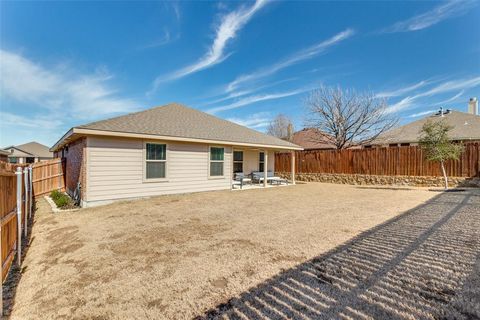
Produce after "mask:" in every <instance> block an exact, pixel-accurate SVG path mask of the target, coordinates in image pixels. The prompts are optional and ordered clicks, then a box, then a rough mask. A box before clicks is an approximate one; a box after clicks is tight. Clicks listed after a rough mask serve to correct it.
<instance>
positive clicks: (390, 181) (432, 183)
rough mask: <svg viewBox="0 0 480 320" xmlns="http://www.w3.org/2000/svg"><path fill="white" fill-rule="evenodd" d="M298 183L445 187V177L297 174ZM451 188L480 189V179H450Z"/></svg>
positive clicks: (287, 176) (287, 174) (279, 174)
mask: <svg viewBox="0 0 480 320" xmlns="http://www.w3.org/2000/svg"><path fill="white" fill-rule="evenodd" d="M276 174H277V175H278V176H281V177H284V178H287V179H290V177H291V174H290V173H289V172H277V173H276ZM295 179H296V180H298V181H315V182H329V183H339V184H353V185H401V186H412V187H443V185H444V181H443V177H417V176H412V177H410V176H376V175H363V174H333V173H297V174H296V175H295ZM448 182H449V186H450V187H455V186H461V187H480V178H465V177H448Z"/></svg>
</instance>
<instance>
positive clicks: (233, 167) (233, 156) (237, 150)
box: [232, 149, 245, 173]
mask: <svg viewBox="0 0 480 320" xmlns="http://www.w3.org/2000/svg"><path fill="white" fill-rule="evenodd" d="M235 152H241V153H242V161H235ZM235 163H241V164H242V171H241V172H243V165H244V163H245V151H244V150H240V149H233V151H232V164H233V165H232V172H233V173H235V172H234V171H235Z"/></svg>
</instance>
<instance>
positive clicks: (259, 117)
mask: <svg viewBox="0 0 480 320" xmlns="http://www.w3.org/2000/svg"><path fill="white" fill-rule="evenodd" d="M271 119H272V116H271V114H270V113H269V112H258V113H254V114H251V115H248V116H247V117H245V118H235V117H233V118H227V120H228V121H232V122H235V123H237V124H239V125H242V126H245V127H249V128H251V129H257V130H259V129H263V128H265V127H267V126H268V125H269V123H270V121H271Z"/></svg>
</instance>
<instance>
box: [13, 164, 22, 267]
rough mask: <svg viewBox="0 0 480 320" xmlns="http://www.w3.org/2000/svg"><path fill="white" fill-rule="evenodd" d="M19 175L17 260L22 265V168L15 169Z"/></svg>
mask: <svg viewBox="0 0 480 320" xmlns="http://www.w3.org/2000/svg"><path fill="white" fill-rule="evenodd" d="M15 174H16V175H17V235H18V237H17V255H18V257H17V259H18V260H17V262H18V265H19V266H21V265H22V168H20V167H18V168H17V171H15Z"/></svg>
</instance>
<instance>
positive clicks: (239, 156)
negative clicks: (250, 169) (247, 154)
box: [233, 151, 243, 173]
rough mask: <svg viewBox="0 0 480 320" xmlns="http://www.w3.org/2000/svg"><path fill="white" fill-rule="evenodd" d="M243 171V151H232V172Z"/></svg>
mask: <svg viewBox="0 0 480 320" xmlns="http://www.w3.org/2000/svg"><path fill="white" fill-rule="evenodd" d="M238 172H243V151H233V173H238Z"/></svg>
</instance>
